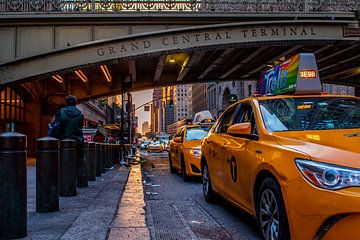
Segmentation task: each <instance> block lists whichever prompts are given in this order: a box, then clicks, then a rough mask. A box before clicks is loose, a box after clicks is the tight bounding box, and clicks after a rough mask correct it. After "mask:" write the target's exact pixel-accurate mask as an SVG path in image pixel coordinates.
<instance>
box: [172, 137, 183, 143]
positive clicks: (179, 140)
mask: <svg viewBox="0 0 360 240" xmlns="http://www.w3.org/2000/svg"><path fill="white" fill-rule="evenodd" d="M174 142H178V143H181V142H182V141H181V137H174Z"/></svg>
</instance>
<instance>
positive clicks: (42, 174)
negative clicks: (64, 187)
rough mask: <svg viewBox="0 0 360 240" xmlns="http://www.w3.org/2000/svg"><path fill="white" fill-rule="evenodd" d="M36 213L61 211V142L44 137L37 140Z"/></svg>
mask: <svg viewBox="0 0 360 240" xmlns="http://www.w3.org/2000/svg"><path fill="white" fill-rule="evenodd" d="M37 150H38V151H37V160H36V211H37V212H54V211H58V210H59V140H58V139H56V138H51V137H44V138H40V139H38V140H37Z"/></svg>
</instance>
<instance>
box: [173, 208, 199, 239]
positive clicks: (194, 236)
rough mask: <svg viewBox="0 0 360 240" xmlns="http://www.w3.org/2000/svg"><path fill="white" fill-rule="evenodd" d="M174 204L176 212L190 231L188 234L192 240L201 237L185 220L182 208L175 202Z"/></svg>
mask: <svg viewBox="0 0 360 240" xmlns="http://www.w3.org/2000/svg"><path fill="white" fill-rule="evenodd" d="M172 206H173V208H174V209H175V212H176V214H177V215H178V216H179V218H180V220H181V222H182V223H183V224H184V226H185V229H186V231H187V232H188V234H189V235H190V237H191V238H190V239H191V240H199V238H198V237H197V236H196V235H195V233H194V231H193V230H192V229H191V227H190V225H189V224H188V223H187V221H186V220H185V218H184V216H183V215H182V213H181V212H180V210H179V209H178V208H177V206H176V205H175V204H173V205H172Z"/></svg>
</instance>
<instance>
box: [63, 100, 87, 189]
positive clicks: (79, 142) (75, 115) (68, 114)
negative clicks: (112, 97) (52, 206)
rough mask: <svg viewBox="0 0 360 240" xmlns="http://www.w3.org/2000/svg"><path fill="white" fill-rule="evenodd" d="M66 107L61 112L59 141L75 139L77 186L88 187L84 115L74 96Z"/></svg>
mask: <svg viewBox="0 0 360 240" xmlns="http://www.w3.org/2000/svg"><path fill="white" fill-rule="evenodd" d="M65 103H66V107H64V108H62V109H61V110H60V136H59V139H66V138H67V139H69V138H70V139H73V140H75V141H76V150H77V163H76V165H77V186H78V187H87V185H88V182H87V175H86V172H87V170H86V165H85V159H84V137H83V132H82V128H83V125H84V115H83V114H82V113H81V111H80V110H79V109H78V108H77V107H76V104H77V99H76V97H75V96H73V95H69V96H67V97H66V98H65Z"/></svg>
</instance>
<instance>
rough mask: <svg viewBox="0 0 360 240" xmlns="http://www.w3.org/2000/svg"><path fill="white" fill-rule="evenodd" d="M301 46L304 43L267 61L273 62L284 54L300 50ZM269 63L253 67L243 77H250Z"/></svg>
mask: <svg viewBox="0 0 360 240" xmlns="http://www.w3.org/2000/svg"><path fill="white" fill-rule="evenodd" d="M301 47H302V45H296V46H294V47H291V48H290V49H288V50H286V51H285V52H282V53H281V54H279V55H276V56H275V57H273V58H272V59H271V60H269V61H268V62H267V63H269V62H271V63H272V62H274V61H276V60H278V59H279V58H281V57H282V56H285V55H288V54H290V53H293V52H294V51H296V50H298V49H299V48H301ZM267 63H264V64H261V65H260V66H259V67H257V68H255V69H253V70H252V71H250V72H248V73H246V74H244V75H243V76H242V78H246V77H249V76H250V75H251V74H253V73H256V72H258V71H260V70H261V69H263V68H265V67H266V65H267Z"/></svg>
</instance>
